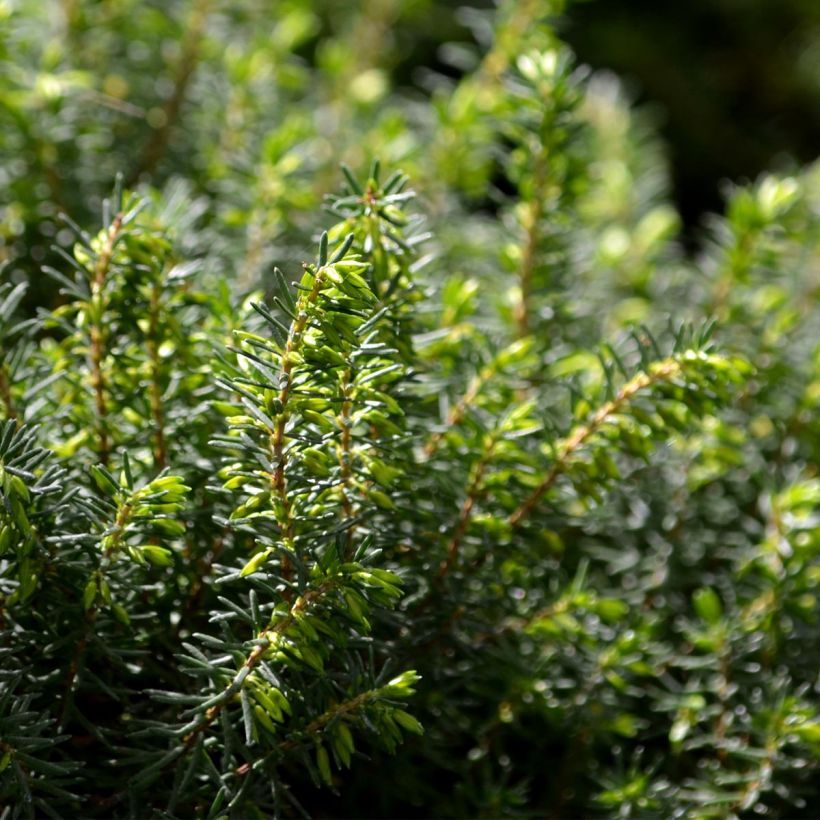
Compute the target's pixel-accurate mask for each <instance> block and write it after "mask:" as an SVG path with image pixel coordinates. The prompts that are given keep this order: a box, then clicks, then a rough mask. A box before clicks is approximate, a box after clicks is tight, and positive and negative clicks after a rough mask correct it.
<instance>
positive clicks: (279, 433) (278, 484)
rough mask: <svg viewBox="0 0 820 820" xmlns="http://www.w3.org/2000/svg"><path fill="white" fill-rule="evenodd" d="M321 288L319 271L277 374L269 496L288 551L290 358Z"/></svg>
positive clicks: (285, 563)
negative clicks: (273, 503)
mask: <svg viewBox="0 0 820 820" xmlns="http://www.w3.org/2000/svg"><path fill="white" fill-rule="evenodd" d="M323 285H324V271H323V268H319V269H318V270H317V271H316V273H315V274H314V276H313V287H312V288H311V290H310V292H309V293H308V294H307V295H303V296H302V297H300V299H299V302H298V304H297V308H296V319H294V321H293V322H292V324H291V326H290V333H289V334H288V341H287V344H286V345H285V352H284V354H283V355H282V369H281V372H280V379H281V381H280V383H281V384H282V387H281V389H280V391H279V405H280V407H279V414H278V416H277V419H276V426H275V428H274V430H273V432H272V433H271V434H270V437H269V443H270V449H271V455H272V457H273V458H272V461H273V464H274V465H275V466H274V470H273V473H272V474H271V477H270V478H271V495H272V496H273V497H274V498H276V499H277V500H278V501H279V505H280V509H278V510H276V517H277V523H278V524H279V528H280V530H281V533H282V539H283V540H284V541H285V544H286V546H287V547H288V548H289V549H292V548H293V538H294V526H293V514H292V513H293V511H292V508H291V503H290V499H289V498H288V493H287V479H286V476H285V468H286V466H287V461H288V454H287V452H285V428H286V427H287V424H288V419H289V418H290V416H289V415H288V399H289V398H290V390H291V376H292V373H293V357H292V356H291V354H294V356H295V355H296V354H298V351H299V348H300V347H301V344H302V334H303V333H304V330H305V327H306V326H307V321H308V312H307V310H306V307H307V306H308V305H311V304H313V302H315V301H316V299H317V297H318V296H319V291H320V290H321V289H322V287H323ZM290 572H291V563H290V561H289V560H288V559H287V557H285V558H283V560H282V574H283V576H284V577H285V578H287V577H289V575H290Z"/></svg>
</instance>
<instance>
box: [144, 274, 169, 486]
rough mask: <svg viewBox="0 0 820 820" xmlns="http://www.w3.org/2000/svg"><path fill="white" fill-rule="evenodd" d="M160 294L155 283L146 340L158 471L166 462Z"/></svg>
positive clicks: (155, 457) (160, 290)
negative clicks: (161, 380)
mask: <svg viewBox="0 0 820 820" xmlns="http://www.w3.org/2000/svg"><path fill="white" fill-rule="evenodd" d="M161 292H162V286H161V285H160V283H159V282H157V283H156V284H155V285H154V287H153V289H152V291H151V306H150V313H151V319H150V327H149V331H148V340H147V342H148V344H147V346H148V358H149V361H150V364H151V383H150V401H151V418H152V420H153V422H154V466H155V467H156V469H157V470H158V471H159V470H163V469H164V468H165V465H166V463H167V461H168V454H167V451H166V446H165V413H164V411H163V407H162V385H161V384H160V377H161V373H162V369H161V362H160V357H159V338H158V337H159V315H160V295H161Z"/></svg>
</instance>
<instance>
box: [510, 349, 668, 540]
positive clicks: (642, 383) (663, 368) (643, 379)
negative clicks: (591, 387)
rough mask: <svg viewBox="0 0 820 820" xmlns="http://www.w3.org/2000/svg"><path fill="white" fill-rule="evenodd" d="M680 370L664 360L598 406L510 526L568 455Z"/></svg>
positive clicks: (539, 494)
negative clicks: (643, 393)
mask: <svg viewBox="0 0 820 820" xmlns="http://www.w3.org/2000/svg"><path fill="white" fill-rule="evenodd" d="M680 369H681V365H680V363H679V362H678V361H677V360H676V359H666V360H664V361H663V362H660V363H659V364H658V365H657V366H656V367H654V368H653V369H652V370H651V372H649V373H644V372H641V373H638V375H637V376H635V377H634V378H632V379H630V381H628V382H627V383H626V384H625V385H624V386H623V387H622V388H621V389H620V391H619V392H618V395H617V396H615V398H614V399H611V400H610V401H608V402H607V403H606V404H604V405H603V406H602V407H600V408H599V409H598V410H597V412H596V413H595V415H594V416H593V417H592V418H591V419H590V421H589V422H588V423H587V424H584V425H581V426H579V427H576V428H575V429H574V430H573V431H572V433H570V435H569V437H568V438H567V439H566V440H565V441H564V443H563V445H562V446H561V449H560V451H559V452H558V455H557V456H556V458H555V461H554V462H553V465H552V467H551V468H550V470H549V472H548V473H547V475H546V476H545V478H544V480H543V481H542V482H541V483H540V484H539V485H538V486H537V487H536V488H535V489H534V490H533V491H532V493H531V494H530V495H529V497H528V498H527V499H526V500H525V501H524V502H523V503H522V504H521V506H519V507H518V509H517V510H515V512H513V513H512V514H511V515H510V517H509V519H508V521H509V524H510V526H512V527H515V526H518V524H520V523H521V522H522V521H523V520H524V519H525V518H526V517H527V516H528V515H529V514H530V513H531V512H532V511H533V509H534V508H535V506H536V505H537V504H538V502H539V501H540V500H541V497H542V496H543V495H544V493H546V492H547V490H549V489H550V488H551V487H552V485H553V484H554V483H555V481H556V479H557V478H558V477H559V476H560V475H562V474H563V473H564V472H565V470H566V469H567V468H568V467H569V465H570V459H571V456H572V455H573V454H574V453H575V451H576V450H578V449H579V448H580V447H581V446H582V445H583V444H584V443H585V442H586V441H587V440H588V439H589V438H590V437H591V436H592V435H593V434H594V433H595V432H597V431H598V430H599V429H600V427H601V426H602V425H603V424H604V423H605V422H606V421H607V420H608V419H609V418H610V417H611V416H613V415H615V414H616V413H617V412H618V411H619V410H620V409H621V408H622V407H623V406H624V405H625V404H628V403H629V401H630V400H631V399H632V398H633V397H634V396H635V394H636V393H639V392H640V391H641V390H645V389H646V388H647V387H651V386H652V385H653V384H656V383H658V382H661V381H665V380H666V379H669V378H671V377H672V376H674V375H675V374H677V373H679V372H680Z"/></svg>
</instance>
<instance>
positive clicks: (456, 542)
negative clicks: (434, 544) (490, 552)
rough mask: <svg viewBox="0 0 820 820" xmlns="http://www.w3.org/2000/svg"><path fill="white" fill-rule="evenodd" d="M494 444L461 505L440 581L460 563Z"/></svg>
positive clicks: (479, 466)
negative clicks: (459, 557)
mask: <svg viewBox="0 0 820 820" xmlns="http://www.w3.org/2000/svg"><path fill="white" fill-rule="evenodd" d="M494 443H495V442H494V441H493V442H492V443H490V444H489V445H488V446H487V447H486V448H485V451H484V454H483V455H482V457H481V460H480V461H479V462H478V464H476V466H475V470H474V472H473V479H472V481H471V482H470V486H469V488H468V490H467V497H466V498H465V499H464V503H463V504H462V505H461V512H460V513H459V516H458V524H456V528H455V531H454V532H453V535H452V537H451V538H450V543H449V544H448V545H447V557H446V558H445V559H444V560H443V561H442V562H441V563H440V564H439V568H438V574H437V575H436V578H437V579H438V580H439V581H440V580H441V579H442V578H444V576H445V575H446V574H447V573H448V572H449V571H450V570H451V569H452V568H453V567H454V566H455V564H456V562H457V561H458V551H459V548H460V547H461V541H462V539H463V538H464V536H465V535H466V534H467V530H468V529H469V527H470V519H471V518H472V514H473V507H475V503H476V501H478V497H479V495H480V494H481V491H482V488H483V483H484V473H485V472H486V470H487V464H488V463H489V460H490V456H491V455H492V451H493V444H494Z"/></svg>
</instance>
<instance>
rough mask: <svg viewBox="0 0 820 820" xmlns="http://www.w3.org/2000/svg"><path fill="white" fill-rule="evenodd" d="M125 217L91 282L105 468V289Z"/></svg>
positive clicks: (94, 377) (114, 227)
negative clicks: (115, 246)
mask: <svg viewBox="0 0 820 820" xmlns="http://www.w3.org/2000/svg"><path fill="white" fill-rule="evenodd" d="M122 219H123V214H121V213H119V214H117V216H116V217H115V218H114V221H113V222H112V223H111V226H110V227H109V229H108V236H107V238H106V241H105V246H104V247H103V250H102V253H100V255H99V256H98V257H97V264H96V265H95V266H94V275H93V279H92V282H91V301H92V306H93V313H94V314H95V317H94V320H93V321H92V322H91V328H90V331H89V334H90V337H91V384H92V387H93V388H94V404H95V408H96V413H97V445H98V455H99V459H100V462H101V463H102V464H103V466H105V467H107V466H108V458H109V441H108V421H107V416H108V409H107V406H106V398H105V392H106V380H105V373H104V372H103V361H104V360H105V354H106V349H105V331H104V330H103V322H104V321H105V318H106V317H105V316H104V315H103V313H104V311H103V289H104V287H105V280H106V277H107V276H108V270H109V268H110V266H111V257H112V255H113V253H114V245H115V244H116V242H117V239H118V237H119V235H120V230H121V229H122Z"/></svg>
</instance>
